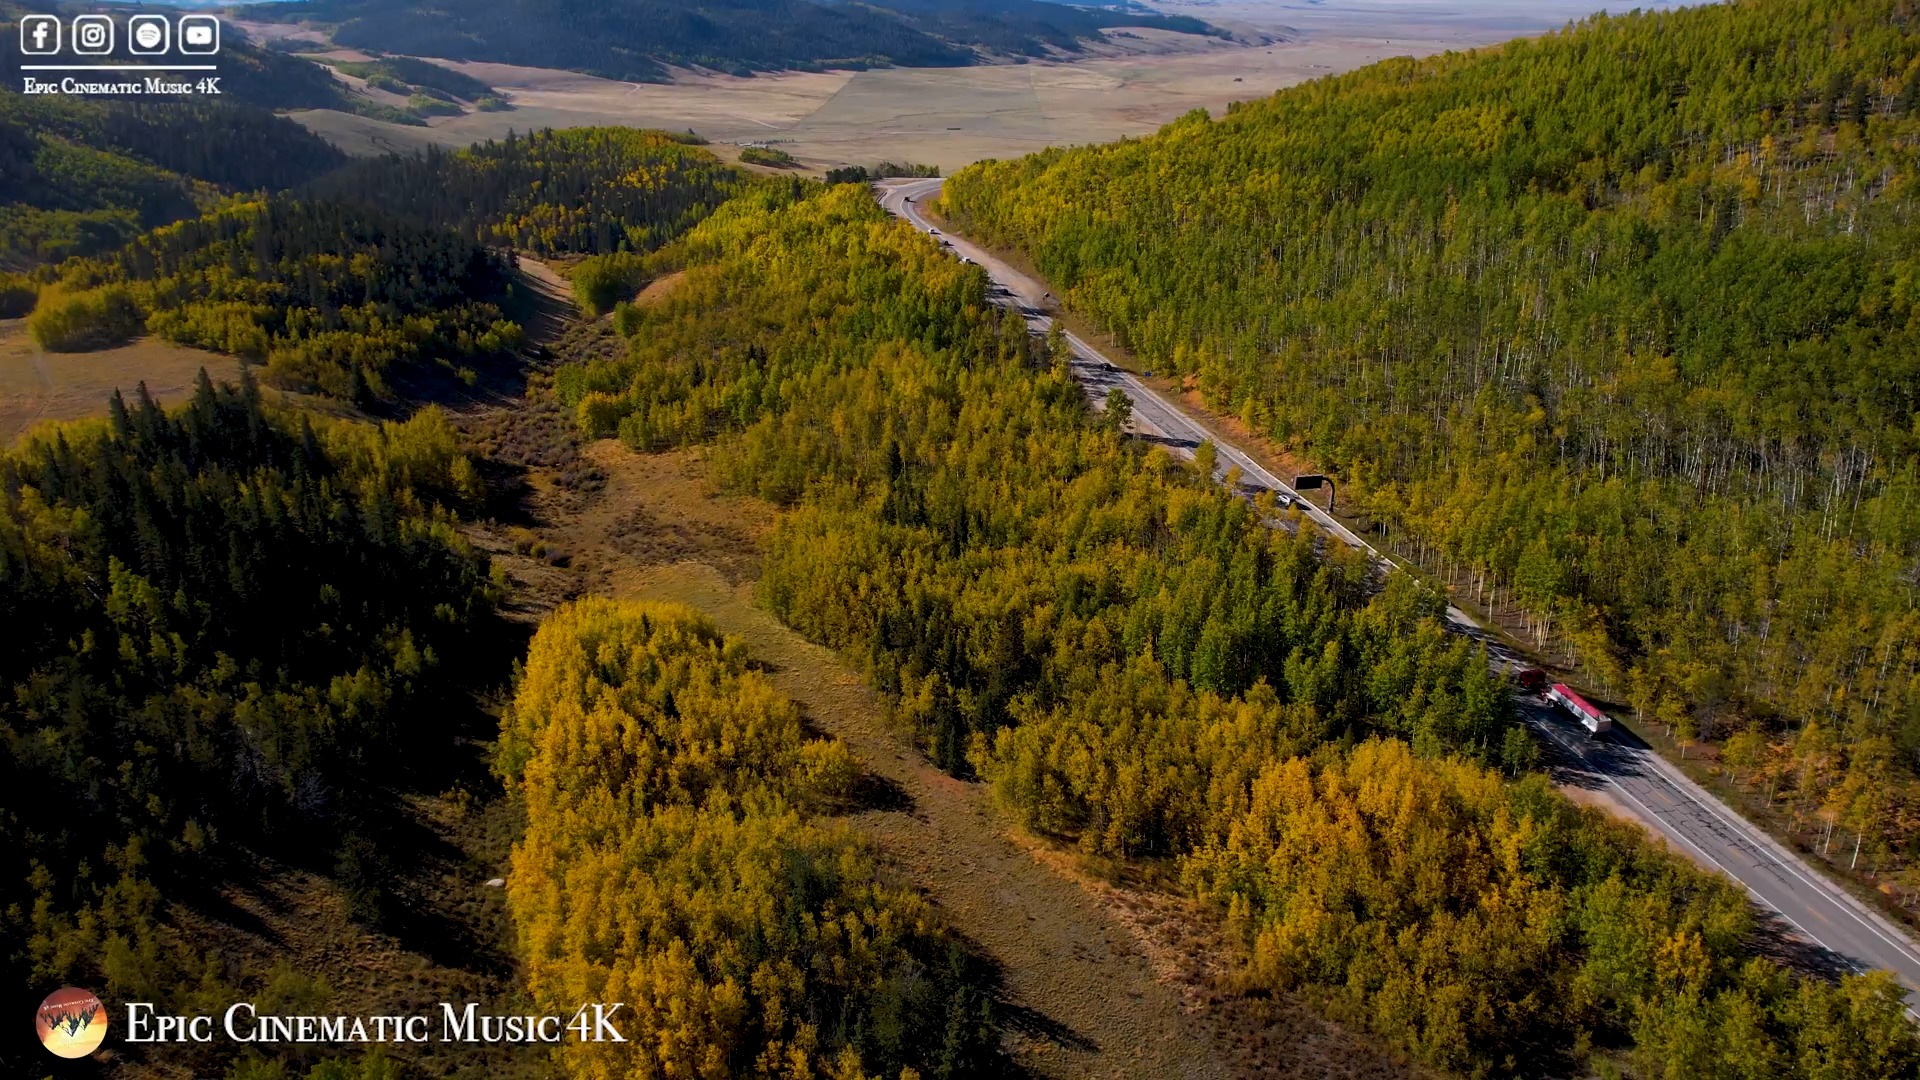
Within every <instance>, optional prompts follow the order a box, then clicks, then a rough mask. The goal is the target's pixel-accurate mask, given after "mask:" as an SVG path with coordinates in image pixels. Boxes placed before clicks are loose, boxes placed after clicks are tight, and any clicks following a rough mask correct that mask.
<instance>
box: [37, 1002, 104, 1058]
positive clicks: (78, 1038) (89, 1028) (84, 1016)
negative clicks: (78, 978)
mask: <svg viewBox="0 0 1920 1080" xmlns="http://www.w3.org/2000/svg"><path fill="white" fill-rule="evenodd" d="M33 1030H34V1032H35V1033H36V1034H38V1035H39V1036H40V1045H42V1046H44V1047H46V1048H47V1049H48V1050H50V1051H52V1052H53V1054H54V1055H55V1056H56V1057H63V1058H83V1057H86V1056H87V1055H88V1054H91V1053H93V1052H94V1051H95V1050H98V1049H100V1044H101V1043H102V1042H104V1041H105V1040H106V1037H107V1010H106V1008H105V1007H104V1006H102V1005H101V1004H100V999H99V998H97V997H94V996H93V995H92V994H90V993H88V992H87V991H85V990H77V989H75V988H73V987H71V986H69V987H67V988H65V989H63V990H55V991H54V992H53V993H51V994H48V995H47V1000H45V1001H43V1002H41V1003H40V1011H39V1012H37V1013H35V1014H34V1015H33Z"/></svg>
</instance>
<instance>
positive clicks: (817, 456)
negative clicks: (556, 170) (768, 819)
mask: <svg viewBox="0 0 1920 1080" xmlns="http://www.w3.org/2000/svg"><path fill="white" fill-rule="evenodd" d="M800 195H801V197H799V198H795V197H794V195H793V193H791V192H788V191H782V190H779V189H769V190H765V191H762V192H758V193H752V194H749V195H745V196H742V197H740V198H738V199H736V200H734V201H733V202H732V203H729V204H728V205H727V206H725V207H723V208H722V209H721V210H720V211H719V212H717V213H716V214H714V215H713V216H712V217H710V218H709V219H708V220H707V221H705V222H703V223H702V224H701V225H699V226H697V227H696V228H695V229H693V230H692V231H691V232H690V233H689V234H688V235H687V237H686V238H685V239H683V240H682V241H680V242H679V243H677V244H675V245H671V246H669V247H668V248H664V249H662V250H661V251H659V252H657V253H655V254H654V255H652V256H649V260H650V265H651V266H652V267H653V268H654V269H656V270H661V271H664V270H666V269H669V268H671V269H680V270H685V271H686V276H685V278H684V279H683V280H682V281H681V282H680V284H679V286H678V287H677V288H676V289H675V290H674V291H673V292H672V293H670V294H668V295H667V296H665V297H663V298H661V299H659V300H658V301H657V302H653V303H649V304H647V305H646V306H644V307H633V306H622V307H620V308H618V309H616V311H615V314H614V324H615V325H616V326H617V327H619V328H620V329H621V331H622V332H623V333H624V334H625V336H626V337H627V352H626V354H625V355H624V356H618V357H615V358H612V359H602V360H595V361H590V362H586V363H580V364H575V365H570V366H567V367H563V368H561V369H560V370H559V371H557V372H556V373H555V379H554V386H555V389H556V391H557V392H558V393H559V394H560V395H561V397H562V399H563V400H564V401H566V402H567V403H569V404H570V405H571V406H572V407H573V408H574V409H575V411H576V414H577V417H578V420H579V423H580V424H581V426H582V429H583V430H584V431H586V432H588V433H590V434H596V435H606V434H615V435H618V436H619V437H620V438H621V439H622V440H623V441H625V442H627V443H628V444H629V445H632V446H634V447H636V448H637V449H641V450H655V449H662V448H666V447H672V446H682V445H690V444H700V443H711V444H712V450H711V451H710V454H711V461H712V462H713V473H714V476H715V479H716V481H717V482H718V483H719V484H720V485H721V486H722V487H723V488H724V489H727V490H734V491H742V492H750V493H754V494H757V495H760V496H762V497H764V498H767V499H769V500H771V501H773V502H775V503H778V504H780V505H782V506H785V507H787V508H788V512H787V514H786V515H785V517H784V518H783V521H782V523H781V524H780V525H779V526H778V528H777V529H776V531H775V533H774V534H773V536H772V538H771V539H770V541H769V542H768V546H767V549H766V552H765V564H764V569H763V574H762V578H761V581H760V583H759V590H760V597H761V600H762V602H763V603H765V604H766V605H767V607H768V608H769V609H770V610H771V611H773V612H774V613H775V614H777V615H778V616H779V617H780V618H781V619H783V620H784V621H786V622H787V623H789V624H790V625H792V626H793V627H795V628H796V629H798V630H800V631H801V632H803V633H805V634H806V635H807V636H809V637H810V638H813V639H814V640H816V641H819V642H822V643H824V644H828V645H831V646H833V647H835V648H837V649H839V650H841V651H842V652H843V653H844V654H845V655H847V656H848V657H849V658H850V659H851V660H853V661H854V662H855V663H857V664H859V665H860V666H861V667H862V668H863V669H864V670H865V671H866V673H867V675H868V677H869V679H870V680H871V681H872V682H873V683H874V684H875V685H876V686H877V687H879V688H880V689H882V690H884V691H886V692H887V693H888V694H889V696H890V697H891V699H892V700H893V701H894V702H895V708H896V713H897V716H898V718H899V720H900V722H901V723H902V724H903V725H905V726H907V727H908V729H909V730H911V731H913V732H915V733H917V734H918V736H919V738H920V739H921V741H922V745H923V746H924V748H925V749H926V751H927V753H928V754H929V756H930V757H931V758H932V759H933V760H934V761H935V762H936V763H938V764H940V765H941V766H942V767H944V768H946V769H948V770H949V771H951V772H954V773H956V774H958V775H963V776H964V775H977V776H979V777H980V778H981V779H982V780H984V781H985V782H986V783H988V784H989V785H991V787H992V791H993V793H994V796H995V798H996V800H997V801H998V803H999V804H1000V805H1001V807H1002V808H1003V809H1004V810H1005V811H1006V812H1007V813H1008V814H1010V815H1011V816H1012V817H1014V818H1015V819H1016V820H1018V821H1020V822H1021V823H1022V824H1024V825H1025V826H1026V827H1027V828H1029V829H1030V830H1033V831H1035V832H1037V833H1040V834H1042V835H1049V836H1053V837H1056V838H1059V839H1060V840H1063V841H1066V842H1069V843H1072V844H1076V845H1077V846H1078V847H1079V848H1080V849H1081V850H1083V851H1086V852H1088V853H1089V854H1095V855H1102V856H1106V857H1109V858H1122V859H1154V860H1156V861H1163V862H1167V863H1169V864H1170V865H1171V866H1172V867H1173V868H1174V869H1175V872H1176V873H1177V876H1178V880H1179V881H1180V882H1181V885H1182V887H1183V888H1185V889H1186V890H1188V891H1189V892H1190V893H1191V894H1192V895H1193V896H1195V897H1197V898H1199V899H1201V900H1203V901H1206V902H1208V903H1209V904H1212V905H1215V906H1217V908H1218V910H1220V911H1221V912H1222V914H1223V915H1224V916H1225V918H1226V921H1227V924H1228V926H1229V928H1230V931H1231V932H1232V933H1233V934H1234V935H1235V936H1236V938H1237V939H1238V940H1239V941H1240V942H1241V943H1242V945H1243V946H1244V949H1245V957H1246V960H1245V963H1244V965H1243V967H1242V969H1241V970H1240V972H1239V974H1238V975H1237V978H1238V979H1239V981H1240V985H1241V986H1242V987H1243V988H1245V989H1246V990H1248V991H1252V992H1276V991H1283V990H1284V991H1295V992H1299V993H1301V994H1303V995H1305V996H1306V997H1308V998H1309V1000H1313V1001H1316V1002H1318V1003H1319V1004H1320V1005H1321V1006H1322V1007H1323V1008H1324V1009H1325V1011H1326V1012H1327V1013H1328V1014H1329V1015H1331V1016H1334V1017H1337V1018H1339V1019H1342V1020H1344V1021H1346V1022H1349V1023H1353V1024H1355V1025H1357V1026H1360V1027H1364V1028H1368V1029H1370V1030H1373V1031H1376V1032H1378V1033H1380V1034H1382V1035H1385V1036H1387V1037H1388V1038H1390V1039H1392V1040H1393V1041H1394V1042H1395V1043H1397V1044H1398V1045H1401V1046H1403V1047H1405V1048H1406V1049H1407V1050H1408V1051H1409V1052H1410V1053H1412V1054H1413V1055H1415V1056H1416V1057H1417V1058H1418V1059H1419V1060H1422V1061H1424V1062H1427V1063H1430V1064H1432V1065H1435V1066H1438V1067H1441V1068H1444V1069H1448V1070H1451V1071H1458V1072H1462V1073H1467V1074H1487V1075H1492V1074H1499V1075H1505V1074H1511V1073H1515V1072H1520V1071H1532V1070H1536V1069H1539V1068H1541V1067H1542V1064H1543V1063H1544V1062H1551V1061H1557V1062H1559V1065H1558V1066H1555V1067H1564V1068H1566V1069H1570V1070H1577V1069H1579V1068H1581V1067H1582V1065H1581V1064H1580V1063H1581V1062H1582V1061H1583V1060H1584V1059H1586V1058H1587V1056H1588V1055H1589V1054H1593V1053H1596V1052H1599V1053H1604V1054H1606V1055H1609V1059H1615V1058H1622V1059H1625V1060H1627V1061H1629V1062H1631V1063H1632V1065H1633V1067H1634V1068H1635V1070H1636V1071H1637V1072H1638V1073H1639V1074H1640V1075H1649V1076H1652V1075H1661V1076H1674V1077H1679V1076H1713V1077H1761V1076H1805V1077H1824V1076H1885V1077H1895V1076H1910V1075H1911V1074H1912V1073H1913V1071H1914V1070H1915V1069H1916V1068H1920V1042H1916V1038H1915V1032H1914V1030H1913V1029H1912V1027H1911V1026H1910V1025H1909V1024H1908V1023H1907V1021H1906V1020H1905V1018H1904V1016H1903V1015H1902V1011H1901V1009H1902V1007H1901V1004H1900V990H1899V988H1898V985H1897V984H1896V983H1895V982H1893V980H1891V979H1890V978H1889V977H1887V976H1886V975H1884V974H1875V975H1869V976H1858V977H1855V976H1849V977H1846V978H1844V979H1842V980H1841V981H1840V982H1839V983H1838V984H1830V983H1826V982H1823V981H1820V980H1817V979H1811V978H1807V977H1804V976H1800V975H1796V974H1794V973H1792V972H1791V971H1789V970H1788V969H1785V968H1783V967H1780V966H1778V965H1777V964H1776V963H1775V962H1774V961H1772V960H1769V959H1766V958H1765V957H1762V956H1760V955H1757V954H1756V953H1755V952H1754V951H1753V942H1754V928H1753V925H1752V916H1751V913H1750V910H1749V908H1748V907H1747V904H1746V901H1745V898H1744V897H1743V896H1742V895H1741V894H1740V893H1739V892H1738V890H1737V889H1736V888H1735V887H1733V886H1732V885H1731V884H1729V883H1727V882H1725V881H1724V880H1722V879H1720V878H1718V877H1712V876H1708V875H1706V874H1703V873H1701V872H1699V871H1697V870H1694V869H1693V868H1692V867H1691V866H1689V865H1687V864H1685V863H1683V862H1681V861H1680V860H1679V859H1677V858H1675V857H1673V856H1671V855H1669V854H1667V853H1664V852H1661V851H1658V850H1656V849H1655V848H1654V847H1653V846H1652V845H1650V844H1649V843H1648V841H1647V840H1646V839H1645V837H1644V835H1643V834H1641V833H1640V832H1638V831H1637V830H1636V829H1634V828H1632V827H1630V826H1627V825H1623V824H1620V823H1617V822H1613V821H1611V820H1610V819H1608V818H1606V817H1605V816H1604V815H1602V814H1601V813H1600V812H1598V811H1595V810H1590V809H1581V808H1578V807H1576V806H1575V805H1573V804H1572V803H1570V802H1569V801H1567V800H1566V798H1565V797H1563V796H1561V795H1560V794H1558V793H1557V792H1555V791H1554V790H1553V789H1552V787H1551V786H1550V785H1549V784H1548V783H1547V782H1546V780H1545V778H1544V777H1543V776H1541V775H1538V774H1532V773H1526V772H1525V770H1524V769H1523V768H1522V767H1521V766H1522V762H1520V761H1517V760H1510V758H1512V757H1515V756H1516V755H1515V754H1514V747H1515V743H1514V741H1513V740H1512V739H1511V738H1509V735H1510V734H1511V733H1518V732H1519V728H1518V727H1517V725H1516V722H1515V720H1514V718H1513V716H1512V713H1511V706H1510V704H1509V703H1508V697H1507V692H1506V690H1505V688H1504V686H1503V685H1501V684H1500V683H1499V682H1498V681H1497V680H1496V679H1494V678H1493V677H1492V676H1490V675H1489V674H1488V668H1487V665H1486V663H1485V658H1484V656H1482V655H1479V654H1477V653H1475V652H1473V651H1471V650H1470V649H1469V647H1468V646H1467V645H1466V644H1464V643H1462V642H1460V641H1459V640H1458V639H1455V638H1452V637H1449V636H1448V635H1446V634H1444V633H1443V632H1442V630H1441V628H1440V622H1439V615H1440V612H1441V604H1440V600H1439V598H1438V596H1437V595H1436V594H1434V593H1433V592H1432V591H1431V590H1430V589H1428V588H1427V587H1425V586H1423V585H1421V584H1420V583H1419V582H1417V581H1416V580H1415V579H1413V578H1412V577H1411V576H1410V575H1407V574H1394V575H1392V576H1390V577H1389V578H1388V579H1387V580H1385V581H1379V580H1376V579H1375V578H1374V576H1373V575H1372V574H1371V572H1370V571H1369V569H1368V568H1367V567H1366V565H1365V564H1364V563H1363V562H1362V561H1361V560H1360V559H1359V558H1358V557H1357V556H1352V555H1350V554H1348V553H1346V552H1345V550H1344V548H1342V547H1340V546H1338V545H1334V546H1326V545H1322V544H1320V543H1318V542H1317V539H1316V537H1315V534H1314V530H1313V528H1312V526H1311V525H1310V524H1308V523H1306V522H1304V521H1303V520H1301V519H1300V518H1298V516H1297V515H1293V514H1282V513H1280V512H1279V511H1278V510H1277V509H1276V508H1275V507H1274V506H1273V505H1272V504H1271V503H1268V504H1266V505H1263V506H1254V505H1250V504H1249V503H1247V502H1246V501H1244V500H1241V499H1237V498H1234V497H1232V496H1230V495H1228V494H1226V493H1225V492H1223V491H1221V490H1218V489H1216V488H1215V487H1214V486H1213V485H1212V484H1210V483H1208V482H1206V481H1205V480H1204V479H1203V478H1202V477H1201V476H1200V475H1199V473H1198V472H1196V471H1195V470H1194V469H1192V468H1191V467H1190V466H1187V465H1184V464H1181V463H1178V462H1176V461H1175V460H1174V459H1173V458H1171V457H1170V456H1169V455H1167V454H1166V452H1165V451H1164V450H1162V449H1159V448H1157V447H1150V446H1148V445H1145V444H1143V443H1142V442H1140V441H1138V440H1132V439H1124V438H1122V437H1121V436H1120V433H1119V432H1118V430H1117V429H1116V426H1115V425H1114V423H1113V422H1112V421H1111V419H1110V418H1109V415H1108V414H1103V413H1098V412H1095V411H1093V410H1091V409H1089V407H1088V404H1087V402H1086V400H1085V397H1084V395H1083V392H1082V391H1081V390H1080V389H1079V387H1078V386H1077V385H1076V384H1075V383H1074V382H1073V380H1072V379H1071V378H1070V376H1069V375H1068V374H1067V373H1066V370H1065V352H1064V348H1063V343H1062V342H1060V341H1058V340H1057V339H1056V340H1053V341H1047V342H1038V341H1035V340H1033V339H1032V338H1031V337H1030V336H1029V334H1028V333H1027V331H1026V328H1025V325H1024V323H1023V322H1022V321H1021V320H1019V319H1018V318H1017V317H1015V316H1012V315H1009V314H1005V313H1003V312H1002V311H1001V309H999V308H996V307H993V306H991V305H989V304H988V303H987V302H986V296H985V291H986V290H985V287H986V280H985V277H984V275H983V274H982V273H981V272H980V271H979V270H978V268H976V267H970V266H966V265H963V264H960V263H958V262H956V261H953V260H951V259H948V258H945V257H943V256H942V255H941V253H940V252H939V250H938V248H937V247H936V245H935V244H933V243H932V242H931V241H930V240H928V239H927V238H926V237H923V236H920V235H918V234H916V233H915V232H914V231H913V230H911V229H910V228H909V227H907V226H906V225H904V224H901V223H897V222H892V221H890V220H888V219H886V218H885V216H884V215H883V214H882V213H881V211H880V210H879V209H878V208H877V207H876V206H875V205H874V203H873V200H872V199H871V197H870V196H868V195H867V194H866V193H865V192H862V191H859V190H858V189H855V188H851V187H848V186H844V185H842V186H834V187H831V188H828V189H827V190H825V191H818V190H814V189H808V190H807V191H805V192H802V193H800ZM1275 526H1277V527H1275ZM1519 743H1520V745H1522V746H1524V745H1527V742H1526V738H1525V736H1524V734H1523V733H1522V735H1521V739H1520V740H1519ZM1511 773H1520V774H1522V775H1519V776H1518V777H1517V778H1514V779H1509V778H1508V776H1506V775H1503V774H1511Z"/></svg>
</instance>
